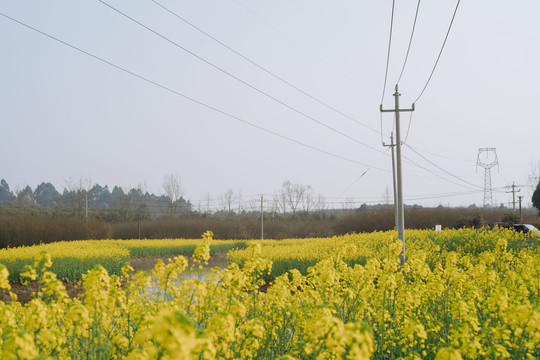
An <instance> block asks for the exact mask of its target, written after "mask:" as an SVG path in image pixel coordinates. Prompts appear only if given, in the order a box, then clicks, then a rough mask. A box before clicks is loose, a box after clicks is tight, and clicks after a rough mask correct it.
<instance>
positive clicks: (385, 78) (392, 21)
mask: <svg viewBox="0 0 540 360" xmlns="http://www.w3.org/2000/svg"><path fill="white" fill-rule="evenodd" d="M395 2H396V0H392V16H391V17H390V35H389V36H388V52H387V54H386V70H385V72H384V84H383V90H382V95H381V106H382V103H383V101H384V93H385V91H386V81H387V80H388V64H389V63H390V49H391V47H392V28H393V27H394V7H395Z"/></svg>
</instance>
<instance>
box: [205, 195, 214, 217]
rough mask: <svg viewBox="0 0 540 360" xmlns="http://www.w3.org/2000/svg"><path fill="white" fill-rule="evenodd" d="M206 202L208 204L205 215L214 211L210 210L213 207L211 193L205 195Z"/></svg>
mask: <svg viewBox="0 0 540 360" xmlns="http://www.w3.org/2000/svg"><path fill="white" fill-rule="evenodd" d="M204 201H205V202H206V206H205V207H206V209H205V210H204V212H205V214H210V213H211V212H212V211H211V209H210V206H211V205H212V196H211V195H210V193H206V195H204Z"/></svg>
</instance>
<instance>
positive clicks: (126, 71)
mask: <svg viewBox="0 0 540 360" xmlns="http://www.w3.org/2000/svg"><path fill="white" fill-rule="evenodd" d="M0 15H2V16H3V17H5V18H6V19H9V20H11V21H13V22H16V23H18V24H19V25H22V26H24V27H26V28H28V29H31V30H33V31H35V32H38V33H40V34H42V35H44V36H46V37H48V38H50V39H52V40H55V41H57V42H59V43H61V44H63V45H66V46H68V47H70V48H72V49H74V50H77V51H79V52H81V53H83V54H85V55H87V56H90V57H92V58H94V59H96V60H98V61H101V62H102V63H105V64H107V65H109V66H111V67H113V68H115V69H117V70H120V71H122V72H124V73H127V74H129V75H131V76H134V77H136V78H138V79H140V80H143V81H145V82H147V83H149V84H152V85H154V86H157V87H159V88H161V89H163V90H166V91H168V92H170V93H173V94H175V95H178V96H180V97H182V98H184V99H186V100H190V101H192V102H194V103H196V104H198V105H200V106H203V107H205V108H208V109H210V110H213V111H215V112H217V113H220V114H222V115H225V116H227V117H229V118H231V119H234V120H237V121H240V122H242V123H244V124H246V125H249V126H252V127H254V128H256V129H259V130H261V131H264V132H266V133H269V134H272V135H274V136H278V137H280V138H282V139H285V140H287V141H290V142H293V143H295V144H298V145H301V146H303V147H306V148H309V149H312V150H315V151H318V152H320V153H323V154H326V155H329V156H332V157H335V158H338V159H341V160H344V161H348V162H351V163H354V164H357V165H362V166H369V165H367V164H364V163H361V162H359V161H356V160H353V159H349V158H346V157H343V156H341V155H337V154H334V153H331V152H329V151H326V150H322V149H319V148H317V147H315V146H312V145H309V144H306V143H303V142H301V141H298V140H295V139H293V138H290V137H288V136H285V135H282V134H279V133H277V132H274V131H272V130H268V129H266V128H263V127H262V126H259V125H256V124H253V123H251V122H249V121H247V120H244V119H242V118H240V117H238V116H235V115H232V114H229V113H228V112H225V111H223V110H220V109H218V108H216V107H213V106H211V105H208V104H206V103H204V102H202V101H199V100H196V99H194V98H192V97H189V96H187V95H184V94H182V93H180V92H178V91H176V90H173V89H171V88H169V87H167V86H165V85H162V84H159V83H157V82H155V81H153V80H150V79H148V78H146V77H144V76H142V75H139V74H136V73H134V72H133V71H130V70H127V69H125V68H123V67H121V66H119V65H116V64H114V63H112V62H110V61H108V60H105V59H103V58H100V57H98V56H97V55H94V54H92V53H90V52H88V51H85V50H83V49H81V48H79V47H77V46H75V45H72V44H70V43H67V42H65V41H63V40H61V39H59V38H57V37H54V36H52V35H49V34H47V33H45V32H44V31H41V30H39V29H36V28H34V27H32V26H30V25H27V24H25V23H23V22H22V21H19V20H17V19H14V18H12V17H10V16H8V15H6V14H4V13H1V12H0ZM374 168H375V167H374ZM377 169H379V170H382V171H385V169H381V168H377Z"/></svg>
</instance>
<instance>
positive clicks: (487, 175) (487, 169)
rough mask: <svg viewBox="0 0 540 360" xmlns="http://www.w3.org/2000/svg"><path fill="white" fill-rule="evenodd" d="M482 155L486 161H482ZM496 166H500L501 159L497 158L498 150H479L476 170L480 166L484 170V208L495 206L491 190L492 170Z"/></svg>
mask: <svg viewBox="0 0 540 360" xmlns="http://www.w3.org/2000/svg"><path fill="white" fill-rule="evenodd" d="M482 154H485V157H484V161H482ZM495 165H497V166H499V159H498V158H497V150H496V149H495V148H480V149H478V159H477V160H476V168H477V169H478V166H481V167H483V168H484V207H491V206H493V194H492V190H491V168H492V167H494V166H495Z"/></svg>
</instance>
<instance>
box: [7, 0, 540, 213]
mask: <svg viewBox="0 0 540 360" xmlns="http://www.w3.org/2000/svg"><path fill="white" fill-rule="evenodd" d="M156 1H158V2H159V3H160V4H161V5H163V6H165V7H166V8H168V9H169V10H170V11H172V12H174V13H176V14H177V15H179V16H180V17H182V18H184V19H185V20H187V21H189V22H190V23H191V24H193V25H195V26H197V27H199V28H200V29H202V30H204V31H205V32H206V33H208V34H209V35H211V36H213V37H214V38H216V39H217V40H219V41H220V42H222V43H223V44H225V45H227V46H228V47H230V48H232V49H234V51H236V52H238V53H240V54H242V55H243V56H244V57H246V58H248V59H249V60H251V61H252V62H254V63H255V64H257V65H258V66H260V67H262V68H264V69H265V70H267V71H268V72H265V71H264V70H262V69H261V68H259V67H257V66H255V65H254V64H253V63H250V62H249V61H247V60H245V59H243V58H242V57H240V56H238V55H237V54H235V53H234V52H232V51H230V50H229V49H227V48H226V47H224V46H222V45H221V44H219V43H218V42H216V41H215V40H213V39H211V38H209V37H207V36H206V35H204V34H203V33H201V32H199V31H198V30H196V29H194V28H193V27H192V26H190V25H188V24H187V23H186V22H183V21H182V20H180V19H179V18H177V17H175V16H174V15H173V14H171V13H169V12H167V11H166V10H165V9H163V8H162V7H160V6H159V5H157V4H156V3H155V2H153V1H151V0H140V1H139V0H136V1H119V0H107V3H108V4H109V5H111V6H113V7H115V8H117V9H118V10H120V11H122V12H124V13H125V14H126V15H128V16H130V17H132V18H133V19H135V20H137V21H139V22H141V23H142V24H144V25H145V26H147V27H148V28H150V29H152V30H153V31H155V32H157V33H159V34H161V35H162V36H163V37H164V38H163V37H160V36H158V35H157V34H155V33H153V32H151V31H150V30H148V29H145V28H143V27H142V26H141V25H139V24H137V23H136V22H134V21H133V20H130V19H128V18H126V17H125V16H123V15H121V14H119V13H118V12H116V11H114V10H113V9H111V8H110V7H108V6H106V5H104V4H103V3H101V2H100V1H97V0H95V1H69V0H62V1H60V0H50V1H37V0H34V1H16V0H13V1H7V0H3V1H0V12H1V13H3V14H4V15H7V16H9V17H12V18H14V19H17V20H18V21H21V22H23V23H25V24H27V25H29V26H32V27H34V28H36V29H38V30H40V31H42V32H44V33H47V34H49V35H51V36H53V37H56V38H58V39H59V40H62V41H64V42H66V43H69V44H71V45H72V46H75V47H77V48H79V49H81V50H83V51H85V52H87V53H90V54H92V55H94V56H95V57H98V58H100V59H102V60H105V61H107V62H109V63H108V64H107V63H105V62H103V61H100V60H98V59H96V58H93V57H92V56H90V55H88V54H84V53H82V52H80V51H77V50H75V49H73V48H71V47H69V46H67V45H65V44H62V43H59V42H58V41H55V40H53V39H51V38H49V37H46V36H45V35H43V34H41V33H38V32H36V31H34V30H31V29H29V28H27V27H24V26H22V25H20V24H18V23H16V22H14V21H12V20H9V19H7V18H5V17H3V16H0V46H1V49H2V50H1V51H2V55H1V56H0V75H1V76H0V119H1V125H2V127H1V129H2V131H1V141H0V152H1V153H2V161H1V164H2V166H1V172H0V178H5V179H6V181H7V182H8V183H9V184H10V186H11V187H12V189H16V188H22V187H24V186H26V185H30V186H32V187H33V188H34V187H35V186H36V185H37V184H39V183H40V182H42V181H45V182H51V183H53V184H54V185H55V186H56V187H57V189H59V190H61V189H62V188H63V186H64V185H65V181H66V180H67V179H70V178H71V179H73V180H78V179H79V178H85V179H86V178H91V180H92V181H93V182H94V183H99V184H101V185H109V186H112V185H120V186H126V187H129V186H137V185H138V184H144V186H145V188H146V190H148V191H150V192H154V193H161V192H162V181H163V178H164V176H165V175H167V174H177V175H178V176H179V177H180V178H181V180H182V183H183V186H184V188H185V198H187V199H190V200H191V201H192V202H193V203H194V204H195V205H196V204H197V203H198V202H199V201H202V200H203V199H204V198H205V196H206V194H207V193H210V194H211V195H212V196H213V197H214V198H216V197H218V196H219V195H221V194H223V193H225V191H226V190H227V189H229V188H232V189H233V190H234V191H235V192H238V191H241V193H242V198H243V200H244V201H248V200H249V199H251V198H253V197H255V196H258V194H261V193H262V194H266V196H267V197H270V195H271V194H272V193H273V192H274V190H275V189H278V188H279V187H280V186H281V184H282V182H283V181H285V180H290V181H291V182H293V183H300V184H305V185H310V186H311V187H312V188H313V190H314V192H315V193H316V194H318V193H320V194H322V195H324V196H326V197H328V198H329V202H331V203H333V204H332V205H333V206H336V207H341V206H342V205H341V203H343V202H346V201H349V202H350V201H354V202H355V203H356V204H357V205H358V204H360V203H364V202H365V203H372V202H380V201H382V200H383V198H384V194H385V193H386V192H387V189H388V191H389V192H390V194H391V193H392V175H391V158H390V152H389V150H388V148H385V147H383V146H382V145H381V122H380V113H379V104H380V102H381V96H382V89H383V83H384V74H385V65H386V56H387V48H388V35H389V29H390V16H391V9H392V1H391V0H384V1H380V0H378V1H358V0H355V1H353V0H340V1H320V0H309V1H308V0H273V1H248V0H219V1H218V0H197V1H185V0H182V1H171V0H156ZM396 3H397V4H396V8H395V20H394V32H393V38H392V48H391V54H390V63H389V72H388V82H387V86H386V91H385V94H384V104H383V106H384V108H391V107H393V105H394V97H393V92H394V86H395V84H396V82H397V79H398V77H399V74H400V72H401V68H402V66H403V62H404V59H405V54H406V50H407V45H408V42H409V37H410V34H411V29H412V24H413V20H414V14H415V10H416V5H417V1H416V0H401V1H396ZM455 5H456V2H455V1H423V2H422V3H421V5H420V9H419V14H418V20H417V26H416V30H415V36H414V39H413V43H412V47H411V50H410V55H409V58H408V62H407V66H406V68H405V71H404V74H403V77H402V79H401V81H400V83H399V89H400V93H401V94H402V96H401V97H400V102H401V107H403V108H410V107H411V104H412V102H413V101H414V100H415V99H416V98H417V97H418V95H419V94H420V92H421V90H422V88H423V87H424V85H425V84H426V81H427V79H428V77H429V74H430V72H431V70H432V68H433V65H434V63H435V60H436V58H437V55H438V53H439V50H440V48H441V45H442V42H443V40H444V37H445V35H446V31H447V29H448V26H449V24H450V20H451V18H452V14H453V12H454V8H455ZM539 13H540V2H538V1H537V0H516V1H503V0H493V1H489V2H478V1H467V0H463V1H461V4H460V6H459V9H458V12H457V15H456V18H455V21H454V24H453V27H452V30H451V32H450V36H449V38H448V41H447V43H446V47H445V49H444V52H443V54H442V57H441V59H440V62H439V64H438V66H437V68H436V70H435V73H434V75H433V78H432V79H431V82H430V83H429V85H428V87H427V89H426V91H425V93H424V94H423V95H422V97H421V98H420V99H419V100H418V101H417V103H416V111H415V112H414V116H413V119H412V123H411V125H410V129H409V130H407V129H408V126H409V113H403V114H402V133H403V136H404V137H405V134H407V132H408V137H407V138H406V143H405V146H404V147H403V155H404V156H405V157H406V159H404V163H403V169H404V170H403V171H404V198H405V203H406V204H412V203H417V204H422V205H425V206H436V205H438V204H442V205H456V206H457V205H469V204H472V203H476V204H477V205H480V206H481V205H482V204H483V196H484V195H483V186H484V171H483V169H482V168H478V169H476V161H477V156H478V149H479V148H484V147H490V148H491V147H493V148H496V149H497V155H498V160H499V163H500V165H499V168H497V167H495V168H493V170H492V186H493V187H494V188H498V191H494V193H493V199H494V201H495V202H496V204H500V203H503V202H504V203H505V204H507V203H508V201H510V200H511V194H508V193H505V189H504V188H502V187H504V186H507V185H510V184H511V183H512V182H515V183H516V184H523V183H524V182H525V179H526V177H527V174H528V173H529V171H530V164H529V163H530V162H531V161H538V159H540V153H539V147H538V134H539V130H540V122H539V121H538V110H537V109H535V107H536V105H537V104H538V100H537V97H538V91H539V86H540V85H539V80H540V76H539V75H540V71H539V63H540V50H539V49H540V47H539V44H540V25H539V23H538V14H539ZM182 48H183V49H182ZM186 50H188V51H189V52H191V53H192V54H190V53H189V52H188V51H186ZM193 54H194V55H196V56H194V55H193ZM201 58H202V59H204V60H206V62H205V61H203V60H201ZM111 64H113V65H114V66H113V65H111ZM211 64H213V65H211ZM115 66H117V67H115ZM118 67H119V68H122V69H125V70H127V71H129V72H130V73H128V72H126V71H123V70H121V69H119V68H118ZM219 69H221V70H219ZM227 73H228V74H227ZM269 73H271V74H274V75H275V76H272V75H271V74H269ZM134 74H135V75H134ZM141 77H142V78H144V79H147V80H149V81H150V82H149V81H145V80H143V79H141ZM278 78H280V79H282V80H284V81H285V82H288V83H289V84H291V85H293V86H294V87H296V88H297V89H300V90H302V91H303V92H304V93H305V94H308V95H309V96H306V95H305V94H304V93H302V92H300V91H298V90H297V89H295V88H294V87H293V86H290V85H287V84H286V83H285V82H283V81H281V80H279V79H278ZM151 82H153V83H151ZM246 84H247V85H246ZM179 94H181V95H184V96H185V97H183V96H181V95H179ZM265 94H266V95H265ZM186 97H189V98H192V99H194V100H196V101H198V102H200V103H203V104H206V105H207V106H209V107H212V108H214V109H217V110H219V111H220V112H217V111H215V110H213V109H211V108H209V107H205V106H203V105H201V104H198V103H196V102H194V101H192V100H189V99H187V98H186ZM315 99H316V100H315ZM224 113H226V114H229V115H232V117H231V116H228V115H225V114H224ZM344 115H345V116H344ZM393 118H394V117H393V115H392V114H385V115H384V116H383V121H382V135H383V140H384V141H386V142H389V136H390V132H391V131H392V127H393V125H392V124H393ZM248 123H249V124H252V125H249V124H248ZM261 128H262V129H266V130H267V131H265V130H262V129H261ZM276 134H279V135H281V137H280V136H278V135H276ZM286 138H287V139H286ZM291 140H294V141H295V142H293V141H291ZM299 143H302V144H303V145H301V144H299ZM314 148H316V149H318V150H315V149H314ZM413 150H414V151H413ZM329 153H330V154H333V155H330V154H329ZM418 154H421V156H419V155H418ZM426 159H427V160H429V162H428V161H427V160H426ZM491 160H492V159H487V158H485V157H484V158H483V161H485V162H490V161H491ZM433 164H436V165H437V166H439V167H440V168H437V167H435V166H434V165H433ZM441 168H442V169H444V171H443V170H441ZM366 170H367V172H366ZM364 173H365V174H364ZM362 174H364V175H363V176H361V175H362ZM520 194H521V195H525V196H526V201H527V203H528V204H529V203H530V192H529V191H526V190H525V189H523V190H522V192H521V193H520Z"/></svg>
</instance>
